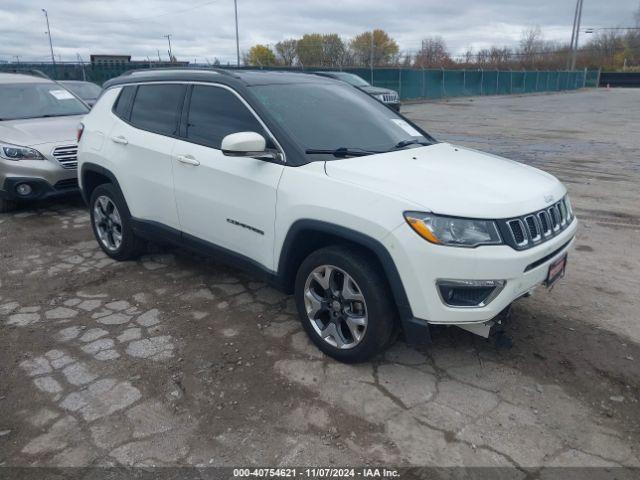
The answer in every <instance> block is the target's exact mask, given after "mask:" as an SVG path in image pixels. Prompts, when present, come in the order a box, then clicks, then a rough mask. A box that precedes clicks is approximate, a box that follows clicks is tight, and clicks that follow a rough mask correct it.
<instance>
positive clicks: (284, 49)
mask: <svg viewBox="0 0 640 480" xmlns="http://www.w3.org/2000/svg"><path fill="white" fill-rule="evenodd" d="M297 46H298V41H297V40H296V39H295V38H289V39H287V40H282V41H281V42H278V43H276V57H277V59H278V62H279V63H281V64H282V65H284V66H287V67H290V66H292V65H294V64H295V63H296V60H297V53H296V48H297Z"/></svg>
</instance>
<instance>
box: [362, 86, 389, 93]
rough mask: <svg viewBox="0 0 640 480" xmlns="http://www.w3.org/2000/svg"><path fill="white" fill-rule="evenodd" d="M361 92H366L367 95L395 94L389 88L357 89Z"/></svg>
mask: <svg viewBox="0 0 640 480" xmlns="http://www.w3.org/2000/svg"><path fill="white" fill-rule="evenodd" d="M358 88H359V89H360V90H362V91H363V92H367V93H368V94H369V95H380V94H383V93H396V91H395V90H391V89H389V88H380V87H371V86H369V87H358Z"/></svg>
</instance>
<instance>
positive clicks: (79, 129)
mask: <svg viewBox="0 0 640 480" xmlns="http://www.w3.org/2000/svg"><path fill="white" fill-rule="evenodd" d="M83 132H84V124H83V123H80V124H79V125H78V134H77V139H78V143H79V142H80V139H81V138H82V133H83Z"/></svg>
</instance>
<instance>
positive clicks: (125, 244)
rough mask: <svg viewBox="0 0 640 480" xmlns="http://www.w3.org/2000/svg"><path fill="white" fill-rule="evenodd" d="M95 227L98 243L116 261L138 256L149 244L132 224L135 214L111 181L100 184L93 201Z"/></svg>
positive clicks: (90, 203)
mask: <svg viewBox="0 0 640 480" xmlns="http://www.w3.org/2000/svg"><path fill="white" fill-rule="evenodd" d="M89 213H90V215H91V227H92V228H93V234H94V235H95V237H96V240H97V241H98V245H100V248H101V249H102V251H103V252H104V253H106V254H107V255H108V256H109V257H111V258H113V259H114V260H119V261H125V260H133V259H135V258H138V257H139V256H140V255H141V254H142V253H143V252H144V251H145V248H146V243H145V242H144V240H142V239H141V238H140V237H138V236H137V235H136V234H135V233H134V231H133V229H132V226H131V214H130V213H129V208H128V207H127V204H126V202H125V200H124V198H122V195H121V194H120V192H119V191H118V190H117V189H116V188H115V187H114V186H113V185H112V184H110V183H105V184H102V185H99V186H98V187H96V189H95V190H94V191H93V193H92V194H91V200H90V201H89Z"/></svg>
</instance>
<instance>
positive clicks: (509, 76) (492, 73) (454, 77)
mask: <svg viewBox="0 0 640 480" xmlns="http://www.w3.org/2000/svg"><path fill="white" fill-rule="evenodd" d="M151 65H152V64H151ZM145 66H146V64H136V65H126V64H124V65H115V66H112V67H108V68H107V67H105V66H101V65H84V66H83V65H80V64H57V65H56V67H55V70H54V68H53V65H51V64H20V65H16V64H3V65H0V72H1V71H11V70H15V69H37V70H40V71H42V72H43V73H45V74H47V75H49V76H50V77H52V78H55V79H57V80H82V79H87V80H89V81H92V82H95V83H97V84H102V83H104V82H105V81H106V80H109V79H110V78H113V77H117V76H118V75H121V74H122V73H124V72H126V71H127V70H132V69H140V68H145ZM200 67H203V66H200ZM291 70H293V69H291ZM314 70H317V69H314ZM296 71H299V69H296ZM344 71H346V72H351V73H355V74H356V75H359V76H361V77H362V78H364V79H365V80H367V81H369V82H371V77H372V72H371V70H370V69H367V68H348V69H344ZM598 78H599V71H598V70H589V71H586V70H579V71H537V70H528V71H524V70H513V71H512V70H508V71H505V70H502V71H498V70H443V69H434V70H417V69H400V68H377V69H374V70H373V82H371V83H372V84H373V85H375V86H378V87H386V88H390V89H392V90H396V91H397V92H398V93H399V94H400V98H401V99H402V100H411V99H420V98H427V99H429V98H443V97H460V96H469V95H509V94H523V93H534V92H555V91H561V90H574V89H578V88H584V87H596V86H597V85H598Z"/></svg>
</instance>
